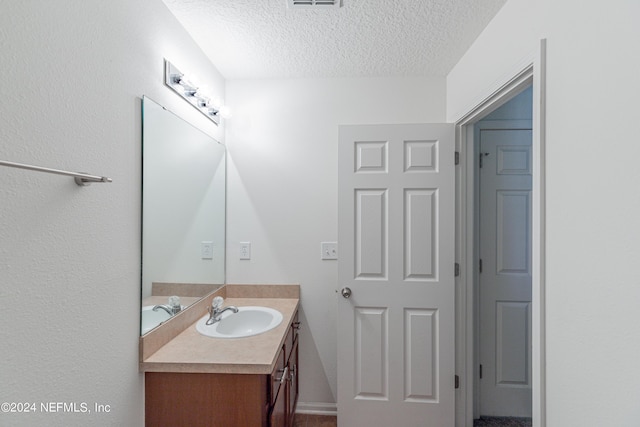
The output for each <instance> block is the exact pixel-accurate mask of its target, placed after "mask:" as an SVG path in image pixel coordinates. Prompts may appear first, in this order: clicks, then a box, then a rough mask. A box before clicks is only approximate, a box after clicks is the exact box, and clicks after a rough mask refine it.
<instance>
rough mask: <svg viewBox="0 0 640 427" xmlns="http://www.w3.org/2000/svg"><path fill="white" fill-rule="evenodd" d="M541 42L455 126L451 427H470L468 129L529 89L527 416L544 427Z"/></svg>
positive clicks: (472, 244) (473, 250)
mask: <svg viewBox="0 0 640 427" xmlns="http://www.w3.org/2000/svg"><path fill="white" fill-rule="evenodd" d="M545 69H546V40H545V39H542V40H540V44H539V46H538V48H537V49H536V52H535V53H534V54H533V55H531V57H530V58H528V59H526V60H525V61H524V62H523V63H522V64H521V65H520V66H518V67H517V69H516V70H515V71H513V72H512V73H510V74H509V75H508V76H507V77H506V78H505V79H504V80H503V82H502V84H499V86H498V87H497V88H496V89H495V90H493V91H491V93H490V94H489V96H487V97H486V98H484V99H483V100H481V101H480V102H478V103H477V104H476V105H474V106H473V107H472V108H470V110H469V111H468V112H467V114H465V115H464V116H462V117H461V118H460V119H459V120H457V121H456V123H455V129H456V151H457V152H459V161H460V163H459V164H460V166H459V167H457V168H456V201H455V203H456V217H455V229H456V248H455V257H456V262H457V263H458V264H459V266H460V269H459V275H458V276H457V277H456V278H455V282H456V295H455V298H456V300H455V305H456V327H455V328H456V341H455V342H456V355H455V358H456V362H455V366H456V374H457V375H458V376H459V379H460V381H459V385H460V386H459V388H458V389H457V390H456V417H455V418H456V423H455V425H456V426H457V427H472V426H473V418H474V378H475V374H476V371H477V370H476V369H475V368H474V359H475V354H474V348H475V346H474V340H475V339H476V335H477V332H476V330H475V329H474V321H473V320H474V316H473V312H474V309H475V301H476V297H477V295H475V292H474V281H476V280H477V273H476V271H477V269H476V268H475V261H474V260H475V259H476V258H477V257H476V255H477V239H475V237H474V233H475V230H476V227H477V225H476V224H475V222H474V221H475V215H474V197H475V187H474V185H475V177H474V160H475V158H476V155H475V154H476V153H475V149H474V129H473V128H474V126H473V125H474V124H475V123H476V122H477V121H479V120H480V119H482V118H483V117H485V116H487V115H488V114H489V113H490V112H492V111H494V110H495V109H497V108H499V107H500V106H502V105H504V104H505V103H506V102H508V101H509V100H511V99H512V98H513V97H515V96H516V95H517V94H519V93H520V92H521V91H522V90H523V89H524V88H526V87H528V86H531V85H532V86H533V117H532V138H533V141H532V156H533V159H532V160H533V182H532V235H531V237H532V241H531V244H532V251H531V256H532V301H531V309H532V313H531V314H532V317H531V318H532V325H531V326H532V361H531V362H532V414H533V426H534V427H545V426H546V383H545V376H546V375H545V93H546V77H545Z"/></svg>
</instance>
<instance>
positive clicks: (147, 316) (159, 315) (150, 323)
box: [140, 305, 171, 335]
mask: <svg viewBox="0 0 640 427" xmlns="http://www.w3.org/2000/svg"><path fill="white" fill-rule="evenodd" d="M153 307H154V306H153V305H145V306H144V307H142V326H141V328H140V329H141V333H142V335H144V334H146V333H147V332H149V331H150V330H152V329H153V328H155V327H156V326H158V325H159V324H160V323H162V322H164V321H165V320H167V319H169V318H170V317H171V316H170V315H169V313H167V312H166V311H164V310H157V311H153Z"/></svg>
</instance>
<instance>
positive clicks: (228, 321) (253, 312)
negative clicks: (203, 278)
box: [196, 306, 282, 338]
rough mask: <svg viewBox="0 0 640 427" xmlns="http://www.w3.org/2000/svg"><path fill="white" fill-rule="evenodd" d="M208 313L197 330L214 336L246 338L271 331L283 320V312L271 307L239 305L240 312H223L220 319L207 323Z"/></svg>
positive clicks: (199, 321) (197, 325)
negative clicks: (211, 323)
mask: <svg viewBox="0 0 640 427" xmlns="http://www.w3.org/2000/svg"><path fill="white" fill-rule="evenodd" d="M208 319H209V315H208V314H207V315H206V316H204V317H203V318H202V319H200V320H198V323H196V330H197V331H198V332H200V333H201V334H202V335H205V336H208V337H212V338H244V337H251V336H254V335H259V334H262V333H264V332H267V331H270V330H271V329H273V328H275V327H276V326H278V325H279V324H280V322H282V313H280V312H279V311H278V310H274V309H272V308H269V307H257V306H246V307H238V312H237V313H233V312H232V311H226V312H224V313H222V315H221V319H220V321H218V322H216V323H214V324H213V325H207V324H206V322H207V320H208Z"/></svg>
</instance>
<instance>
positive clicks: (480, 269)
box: [478, 258, 482, 273]
mask: <svg viewBox="0 0 640 427" xmlns="http://www.w3.org/2000/svg"><path fill="white" fill-rule="evenodd" d="M478 271H479V272H480V273H482V258H480V261H479V262H478Z"/></svg>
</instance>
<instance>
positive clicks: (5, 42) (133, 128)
mask: <svg viewBox="0 0 640 427" xmlns="http://www.w3.org/2000/svg"><path fill="white" fill-rule="evenodd" d="M163 57H167V58H169V59H171V60H172V61H173V62H174V63H176V65H178V66H183V67H184V68H192V69H197V70H198V71H199V73H200V75H201V76H202V77H203V79H205V76H206V78H208V79H210V81H209V84H210V85H211V86H213V87H214V88H218V89H220V90H223V87H224V81H223V79H222V78H221V77H220V76H219V74H218V73H217V71H216V70H215V68H214V67H213V66H212V65H211V63H210V62H209V61H208V60H206V59H205V57H204V55H203V54H202V53H201V51H200V50H198V49H197V48H196V47H195V45H194V43H193V42H192V41H191V39H190V38H189V37H188V35H187V34H186V32H185V31H184V30H183V29H182V27H181V26H180V25H179V24H178V23H177V22H176V20H175V19H174V18H173V16H172V15H170V14H169V12H168V11H167V10H166V8H165V6H164V5H163V4H162V2H161V1H159V0H136V1H133V2H132V1H128V0H114V1H109V2H102V1H96V0H91V1H76V0H56V1H49V0H30V1H27V2H19V1H5V0H2V1H0V58H1V61H0V63H2V78H1V79H0V94H1V96H2V100H1V101H0V159H2V160H9V161H15V162H23V163H32V164H36V165H43V166H48V167H54V168H62V169H69V170H80V171H86V172H90V173H95V174H104V175H107V176H109V177H111V178H113V183H111V184H92V185H91V186H90V187H88V188H80V187H77V186H76V185H75V184H74V182H73V179H72V178H68V177H60V176H54V175H47V174H39V173H37V172H28V171H21V170H17V169H10V168H6V167H0V299H1V301H2V303H1V307H2V308H1V309H0V313H1V314H0V319H1V320H2V327H1V328H0V342H1V343H2V344H1V345H0V360H1V361H2V362H1V363H0V378H1V379H2V380H1V381H0V402H36V403H37V404H38V407H37V413H31V414H6V413H0V424H1V425H12V426H23V425H24V426H27V425H48V426H56V425H59V426H87V425H91V426H107V425H113V426H136V425H142V424H143V404H144V402H143V379H142V375H141V374H139V373H138V335H139V308H140V253H139V251H140V162H141V145H140V139H141V115H140V98H141V96H142V95H143V94H146V95H148V96H150V97H151V98H153V99H155V100H156V101H158V102H159V103H161V104H163V105H165V106H166V107H168V108H169V109H171V110H173V111H175V112H176V113H178V114H179V115H180V116H182V117H185V118H187V119H189V120H190V121H192V122H193V123H195V124H196V125H198V126H199V127H201V128H205V129H208V131H209V132H211V133H212V135H213V136H214V137H216V138H217V139H223V136H224V134H223V132H224V129H222V128H221V129H215V128H214V127H213V126H212V125H208V124H207V123H206V122H207V120H206V119H205V118H204V117H202V118H200V117H198V113H197V112H196V111H195V110H194V109H193V107H191V106H189V105H187V103H186V102H184V101H183V100H181V99H179V98H178V97H177V96H176V95H175V94H173V93H172V92H171V91H169V90H168V89H166V88H165V87H164V86H163V83H162V82H163ZM40 402H66V403H71V402H76V403H78V404H80V402H86V403H88V404H89V405H90V406H89V407H90V408H92V405H93V404H94V402H95V403H99V404H103V405H110V410H111V412H110V413H108V414H104V413H103V414H96V413H91V414H88V413H85V414H82V413H80V414H78V413H54V414H51V413H49V414H47V413H42V412H40V407H39V404H40ZM78 407H79V406H78Z"/></svg>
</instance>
